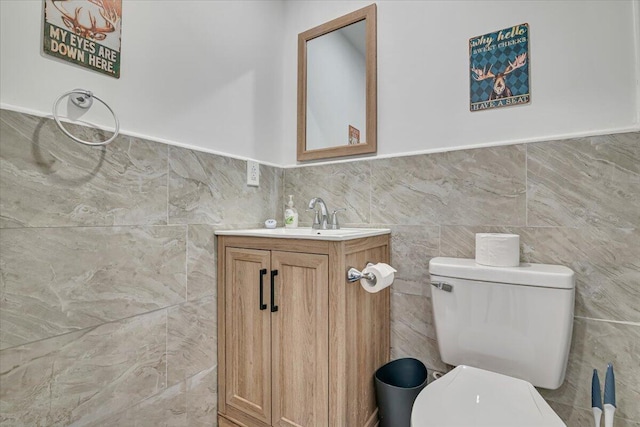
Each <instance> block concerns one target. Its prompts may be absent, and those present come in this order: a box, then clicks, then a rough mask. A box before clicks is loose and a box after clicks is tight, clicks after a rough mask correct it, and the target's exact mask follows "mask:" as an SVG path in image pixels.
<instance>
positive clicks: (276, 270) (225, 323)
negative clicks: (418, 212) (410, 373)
mask: <svg viewBox="0 0 640 427" xmlns="http://www.w3.org/2000/svg"><path fill="white" fill-rule="evenodd" d="M369 261H370V262H387V263H388V262H389V235H383V236H374V237H367V238H361V239H354V240H346V241H323V240H306V239H279V238H262V237H242V236H228V235H225V236H218V414H219V424H220V425H221V426H234V425H237V426H247V427H253V426H256V427H268V426H281V427H284V426H302V427H321V426H348V427H352V426H353V427H360V426H363V427H365V426H367V427H368V426H374V425H376V424H377V421H378V420H377V408H376V403H375V393H374V387H373V374H374V372H375V370H376V369H377V368H378V367H380V366H381V365H383V364H384V363H386V362H387V361H388V360H389V333H390V332H389V330H390V325H389V322H390V320H389V289H385V290H384V291H382V292H379V293H376V294H370V293H368V292H366V291H365V290H364V289H362V288H361V286H360V284H359V283H349V282H347V280H346V271H347V269H348V268H349V267H352V266H353V267H356V268H358V269H362V268H364V266H365V265H366V263H367V262H369Z"/></svg>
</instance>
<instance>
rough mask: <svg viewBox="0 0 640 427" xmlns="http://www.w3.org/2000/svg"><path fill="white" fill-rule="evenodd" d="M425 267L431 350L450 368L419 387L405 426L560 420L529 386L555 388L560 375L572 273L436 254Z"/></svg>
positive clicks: (541, 424) (535, 425)
mask: <svg viewBox="0 0 640 427" xmlns="http://www.w3.org/2000/svg"><path fill="white" fill-rule="evenodd" d="M429 272H430V275H431V285H432V286H431V302H432V305H433V317H434V321H435V329H436V335H437V339H438V349H439V351H440V356H441V359H442V361H443V362H445V363H447V364H449V365H454V366H456V368H455V369H453V370H452V371H451V372H449V373H447V374H446V375H444V376H442V377H441V378H440V379H438V380H436V381H434V382H432V383H431V384H429V385H428V386H427V387H425V388H424V389H423V390H422V391H421V392H420V394H419V395H418V397H417V398H416V400H415V402H414V404H413V410H412V412H411V426H412V427H436V426H437V427H448V426H450V427H463V426H464V427H481V426H487V427H488V426H491V427H502V426H504V427H514V426H518V427H528V426H531V427H555V426H565V424H564V423H563V422H562V420H561V419H560V417H558V415H557V414H556V413H555V412H554V411H553V410H552V409H551V407H550V406H549V405H548V404H547V403H546V402H545V400H544V399H543V398H542V396H541V395H540V394H539V393H538V391H537V390H536V389H535V388H534V386H536V387H541V388H547V389H557V388H559V387H560V386H561V385H562V382H563V381H564V377H565V371H566V367H567V360H568V357H569V347H570V344H571V332H572V327H573V307H574V299H575V279H574V273H573V271H572V270H571V269H569V268H567V267H564V266H560V265H547V264H526V263H523V264H520V266H518V267H489V266H484V265H480V264H476V262H475V260H473V259H460V258H444V257H438V258H433V259H432V260H431V261H430V262H429Z"/></svg>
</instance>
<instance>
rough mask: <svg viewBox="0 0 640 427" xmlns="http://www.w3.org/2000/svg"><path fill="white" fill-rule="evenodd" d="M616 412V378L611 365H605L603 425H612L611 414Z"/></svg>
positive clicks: (608, 426)
mask: <svg viewBox="0 0 640 427" xmlns="http://www.w3.org/2000/svg"><path fill="white" fill-rule="evenodd" d="M615 412H616V380H615V377H614V375H613V365H612V364H611V363H609V364H608V365H607V375H606V376H605V378H604V427H613V415H614V413H615Z"/></svg>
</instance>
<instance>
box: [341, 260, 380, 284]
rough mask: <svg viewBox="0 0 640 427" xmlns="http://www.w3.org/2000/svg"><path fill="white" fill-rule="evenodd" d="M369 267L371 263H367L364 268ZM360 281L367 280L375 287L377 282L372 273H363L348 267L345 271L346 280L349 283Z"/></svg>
mask: <svg viewBox="0 0 640 427" xmlns="http://www.w3.org/2000/svg"><path fill="white" fill-rule="evenodd" d="M370 265H373V263H370V262H368V263H367V265H366V267H369V266H370ZM366 267H365V268H366ZM360 279H367V280H368V281H370V282H371V284H372V285H375V284H376V282H377V279H376V276H374V274H373V273H363V272H361V271H360V270H358V269H357V268H355V267H350V268H349V270H347V280H348V281H349V282H357V281H358V280H360Z"/></svg>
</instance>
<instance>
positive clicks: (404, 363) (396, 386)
mask: <svg viewBox="0 0 640 427" xmlns="http://www.w3.org/2000/svg"><path fill="white" fill-rule="evenodd" d="M427 376H428V375H427V368H426V367H425V366H424V363H422V362H421V361H419V360H417V359H413V358H404V359H398V360H393V361H391V362H389V363H387V364H386V365H384V366H382V367H381V368H379V369H378V370H377V371H376V374H375V375H374V382H375V386H376V401H377V403H378V418H379V420H380V427H410V425H411V408H413V401H414V400H416V397H417V396H418V393H420V391H421V390H422V389H423V388H425V386H426V385H427Z"/></svg>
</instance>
